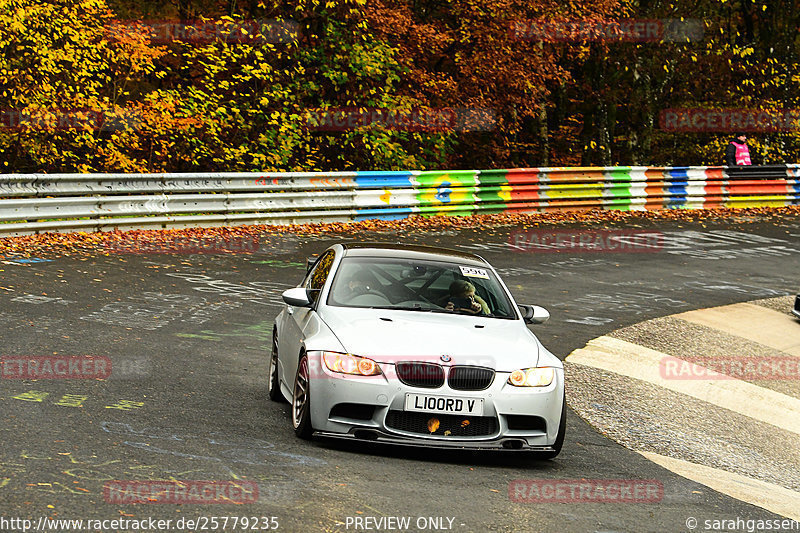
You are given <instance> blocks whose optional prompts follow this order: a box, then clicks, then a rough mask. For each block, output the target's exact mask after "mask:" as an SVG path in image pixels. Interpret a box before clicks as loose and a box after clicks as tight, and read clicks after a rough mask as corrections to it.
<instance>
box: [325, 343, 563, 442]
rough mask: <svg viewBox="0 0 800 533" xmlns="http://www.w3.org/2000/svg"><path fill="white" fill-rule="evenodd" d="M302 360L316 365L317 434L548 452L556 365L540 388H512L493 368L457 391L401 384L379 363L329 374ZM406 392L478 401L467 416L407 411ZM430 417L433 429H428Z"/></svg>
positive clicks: (553, 433)
mask: <svg viewBox="0 0 800 533" xmlns="http://www.w3.org/2000/svg"><path fill="white" fill-rule="evenodd" d="M309 355H311V354H309ZM309 363H310V364H311V365H312V366H314V367H316V368H317V369H319V370H318V371H317V372H314V373H313V374H314V375H313V377H312V379H311V380H310V398H311V423H312V425H313V427H314V429H315V430H316V432H317V433H316V434H317V435H319V436H323V437H334V438H352V439H362V440H372V441H376V442H385V443H389V444H401V445H415V446H433V447H442V448H468V449H501V450H502V449H511V450H515V449H516V450H518V449H527V450H540V451H550V450H551V449H552V448H551V446H552V445H553V443H554V442H555V440H556V437H557V434H558V429H559V422H560V420H561V411H562V407H563V405H564V403H563V401H564V372H563V369H561V368H557V369H556V372H555V377H554V379H553V382H552V383H551V384H550V385H549V386H547V387H514V386H512V385H510V384H508V383H507V380H508V377H509V373H507V372H506V373H504V372H496V374H495V376H494V380H493V381H492V383H491V385H490V386H489V387H488V388H487V389H485V390H480V391H464V390H453V389H451V388H450V387H449V386H448V384H447V383H445V384H444V385H443V386H441V387H439V388H436V389H429V388H421V387H412V386H408V385H406V384H404V383H402V382H401V381H400V380H399V379H398V378H397V376H396V375H395V374H394V372H393V365H387V364H381V365H380V366H381V368H382V370H383V374H382V375H379V376H370V377H361V376H352V375H344V374H337V373H333V372H330V371H329V370H328V369H327V368H325V367H324V365H323V364H322V361H321V360H320V359H317V360H314V361H311V360H310V361H309ZM407 394H422V395H426V396H435V397H439V398H442V397H444V398H456V399H462V400H482V401H483V412H482V413H481V415H480V416H474V415H472V416H471V415H467V414H448V413H438V412H418V411H407V410H406V409H405V402H406V395H407ZM342 407H345V408H344V409H343V408H342ZM347 407H351V409H350V410H349V411H348V409H347ZM432 419H435V420H436V423H435V426H436V429H435V430H434V431H430V428H431V427H433V426H431V425H429V424H430V422H431V420H432ZM426 421H428V423H429V424H426ZM470 426H471V427H470Z"/></svg>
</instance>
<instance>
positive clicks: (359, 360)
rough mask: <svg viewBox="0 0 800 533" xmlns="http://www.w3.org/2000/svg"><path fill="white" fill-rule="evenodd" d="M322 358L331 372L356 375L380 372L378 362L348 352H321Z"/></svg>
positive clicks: (372, 374) (371, 374) (374, 374)
mask: <svg viewBox="0 0 800 533" xmlns="http://www.w3.org/2000/svg"><path fill="white" fill-rule="evenodd" d="M322 360H323V361H324V362H325V366H326V367H327V368H328V370H330V371H331V372H339V373H340V374H353V375H356V376H377V375H378V374H380V373H381V368H380V367H379V366H378V363H376V362H375V361H373V360H372V359H367V358H366V357H359V356H357V355H352V354H349V353H338V352H322Z"/></svg>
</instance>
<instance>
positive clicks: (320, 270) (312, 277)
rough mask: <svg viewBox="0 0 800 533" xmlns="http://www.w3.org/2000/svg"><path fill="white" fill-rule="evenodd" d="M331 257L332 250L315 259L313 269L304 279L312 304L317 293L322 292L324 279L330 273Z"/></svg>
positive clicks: (315, 299) (317, 298)
mask: <svg viewBox="0 0 800 533" xmlns="http://www.w3.org/2000/svg"><path fill="white" fill-rule="evenodd" d="M333 257H334V253H333V251H328V252H326V253H325V255H323V256H322V257H320V258H319V261H317V264H316V265H315V266H314V270H312V271H311V272H310V273H309V275H308V278H307V279H306V284H305V288H306V291H307V292H308V297H309V299H310V300H311V303H312V305H316V304H317V300H319V295H320V293H321V292H322V287H324V286H325V281H326V280H327V279H328V275H329V274H330V273H331V266H332V265H333Z"/></svg>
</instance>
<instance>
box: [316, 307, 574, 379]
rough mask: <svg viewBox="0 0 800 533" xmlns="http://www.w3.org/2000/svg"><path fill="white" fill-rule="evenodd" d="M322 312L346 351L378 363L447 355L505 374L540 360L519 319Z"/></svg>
mask: <svg viewBox="0 0 800 533" xmlns="http://www.w3.org/2000/svg"><path fill="white" fill-rule="evenodd" d="M327 311H328V312H326V313H324V315H323V316H322V319H323V320H324V321H325V323H326V324H327V325H328V327H330V328H331V330H332V331H333V333H334V335H336V337H337V338H338V339H339V341H340V342H341V343H342V346H343V347H344V349H345V350H347V352H349V353H352V354H354V355H361V356H365V357H370V358H371V359H374V360H376V361H378V362H380V363H394V362H397V361H408V360H415V361H436V362H438V363H441V362H442V361H443V359H441V357H442V356H449V359H450V360H449V361H445V362H446V363H447V364H450V365H453V364H466V365H477V366H485V367H489V368H494V369H496V370H500V371H509V372H510V371H512V370H514V369H517V368H527V367H531V366H536V364H537V362H538V360H539V357H540V344H539V342H538V341H537V339H536V337H535V336H534V335H533V333H531V332H530V331H529V330H528V328H527V327H526V326H525V325H524V323H523V322H522V321H520V320H503V319H498V318H481V317H472V316H466V315H457V314H450V313H432V312H419V311H393V310H383V309H353V308H344V307H336V308H327ZM541 351H543V349H541ZM554 359H555V358H554ZM556 364H557V359H556ZM559 366H560V365H559Z"/></svg>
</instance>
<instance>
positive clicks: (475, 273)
mask: <svg viewBox="0 0 800 533" xmlns="http://www.w3.org/2000/svg"><path fill="white" fill-rule="evenodd" d="M458 268H460V269H461V273H462V274H463V275H465V276H468V277H470V278H483V279H489V273H488V272H486V271H485V270H484V269H482V268H474V267H465V266H460V267H458Z"/></svg>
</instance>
